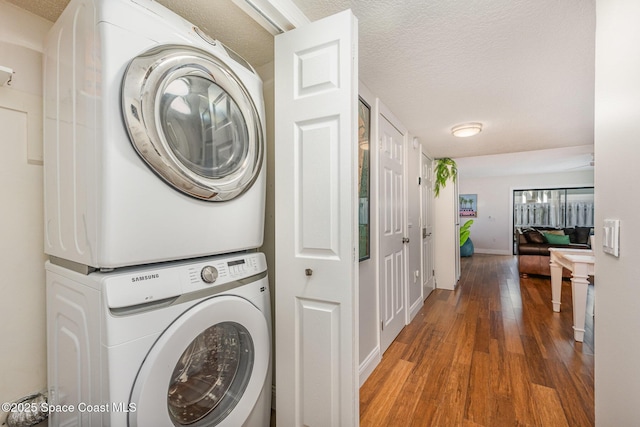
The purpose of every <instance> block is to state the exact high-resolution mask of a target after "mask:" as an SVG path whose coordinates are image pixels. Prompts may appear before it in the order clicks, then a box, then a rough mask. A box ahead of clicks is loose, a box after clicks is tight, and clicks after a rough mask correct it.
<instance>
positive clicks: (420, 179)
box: [418, 176, 422, 185]
mask: <svg viewBox="0 0 640 427" xmlns="http://www.w3.org/2000/svg"><path fill="white" fill-rule="evenodd" d="M418 185H422V177H421V176H419V177H418Z"/></svg>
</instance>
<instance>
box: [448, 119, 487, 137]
mask: <svg viewBox="0 0 640 427" xmlns="http://www.w3.org/2000/svg"><path fill="white" fill-rule="evenodd" d="M481 130H482V123H463V124H461V125H456V126H454V127H452V128H451V134H452V135H453V136H457V137H458V138H466V137H467V136H473V135H477V134H479V133H480V131H481Z"/></svg>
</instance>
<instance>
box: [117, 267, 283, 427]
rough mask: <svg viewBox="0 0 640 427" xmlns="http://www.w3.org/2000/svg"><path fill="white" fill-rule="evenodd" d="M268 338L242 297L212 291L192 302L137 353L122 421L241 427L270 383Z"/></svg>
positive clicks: (264, 323)
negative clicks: (137, 363)
mask: <svg viewBox="0 0 640 427" xmlns="http://www.w3.org/2000/svg"><path fill="white" fill-rule="evenodd" d="M262 280H264V281H265V282H264V283H265V284H264V286H267V285H266V278H265V279H262ZM270 337H271V334H270V330H269V323H268V320H267V318H265V315H264V313H262V312H261V311H260V310H259V309H258V308H257V307H256V306H255V305H253V304H252V303H251V302H249V301H247V300H246V299H244V298H240V297H236V296H230V295H225V296H215V297H211V298H209V299H205V300H203V301H201V302H199V303H197V304H195V305H194V306H193V307H191V308H189V309H187V310H186V311H184V312H183V313H182V314H181V315H180V316H178V317H177V318H176V319H175V320H174V321H173V322H172V323H171V324H170V325H169V326H168V327H167V329H166V330H165V331H164V332H162V334H160V336H159V337H158V338H157V339H156V340H155V342H154V343H153V345H152V346H151V348H150V349H149V352H148V353H147V354H146V355H145V356H144V360H143V361H142V364H141V366H140V369H139V370H138V374H137V375H136V378H135V380H134V383H133V387H132V389H131V395H130V400H129V407H135V411H129V412H128V414H127V419H128V424H127V425H129V426H131V427H147V426H171V425H173V426H177V427H181V426H191V427H204V426H215V425H219V424H223V425H229V426H241V425H244V424H245V422H246V420H247V418H248V417H249V416H250V414H251V413H252V411H253V410H254V407H256V405H257V402H258V401H259V398H260V396H261V394H262V393H263V390H264V389H265V387H267V388H268V387H269V386H270V381H269V380H268V378H270V377H269V376H268V374H269V372H270V363H271V361H270V360H271V350H270V349H271V338H270ZM267 383H269V384H267ZM266 417H267V418H268V414H266Z"/></svg>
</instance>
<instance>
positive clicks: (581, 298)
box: [571, 263, 589, 342]
mask: <svg viewBox="0 0 640 427" xmlns="http://www.w3.org/2000/svg"><path fill="white" fill-rule="evenodd" d="M588 278H589V274H588V271H587V265H586V264H580V263H576V264H575V265H574V268H573V275H572V276H571V294H572V299H573V337H574V338H575V340H576V341H579V342H582V341H583V340H584V328H585V322H584V320H585V313H586V311H587V290H588V289H589V280H588Z"/></svg>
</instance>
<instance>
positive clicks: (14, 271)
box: [0, 1, 52, 422]
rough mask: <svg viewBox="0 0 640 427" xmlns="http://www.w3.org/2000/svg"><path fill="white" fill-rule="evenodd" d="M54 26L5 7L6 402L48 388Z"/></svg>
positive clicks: (1, 389) (0, 189)
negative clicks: (46, 190) (46, 138)
mask: <svg viewBox="0 0 640 427" xmlns="http://www.w3.org/2000/svg"><path fill="white" fill-rule="evenodd" d="M51 25H52V24H51V23H50V22H48V21H46V20H44V19H42V18H38V17H36V16H35V15H32V14H30V13H28V12H25V11H24V10H22V9H19V8H17V7H15V6H13V5H12V4H9V3H7V2H5V1H0V65H2V66H5V67H10V68H13V69H14V70H15V75H14V78H13V83H12V85H11V86H10V87H6V86H5V87H0V132H1V134H2V137H1V140H2V147H3V153H2V156H0V181H1V182H2V185H1V186H0V200H2V202H1V205H0V206H2V208H1V209H0V236H2V238H1V239H0V269H1V271H2V280H0V295H2V298H0V337H2V344H1V347H2V351H1V352H0V367H1V368H0V402H10V401H13V400H15V399H18V398H20V397H23V396H25V395H27V394H29V393H31V392H34V391H39V390H41V389H44V388H45V387H46V385H47V372H46V365H47V363H46V362H47V359H46V323H45V318H46V313H45V279H44V261H45V256H44V251H43V230H44V226H43V223H44V219H43V195H42V191H43V184H42V179H43V178H42V71H41V70H42V54H41V53H42V41H43V40H44V35H45V34H46V32H47V31H48V30H49V28H50V27H51ZM3 420H4V414H3V413H0V422H2V421H3Z"/></svg>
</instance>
